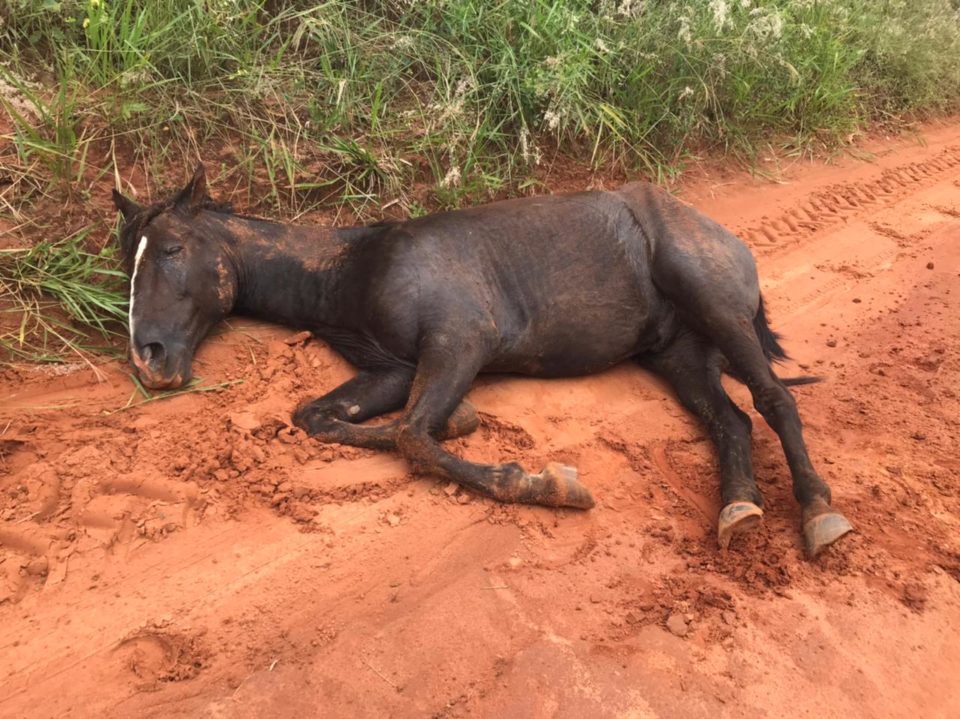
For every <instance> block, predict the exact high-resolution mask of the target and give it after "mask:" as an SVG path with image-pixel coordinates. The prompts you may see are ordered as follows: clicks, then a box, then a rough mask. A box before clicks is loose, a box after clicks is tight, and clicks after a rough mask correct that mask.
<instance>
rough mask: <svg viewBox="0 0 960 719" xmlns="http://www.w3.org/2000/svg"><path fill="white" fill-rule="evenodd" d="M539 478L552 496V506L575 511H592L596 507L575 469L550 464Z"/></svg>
mask: <svg viewBox="0 0 960 719" xmlns="http://www.w3.org/2000/svg"><path fill="white" fill-rule="evenodd" d="M538 476H539V477H540V479H541V480H542V481H543V483H544V484H545V485H546V486H547V487H548V489H547V492H548V493H549V495H551V496H550V498H549V500H548V502H549V505H550V506H553V507H573V508H575V509H590V508H592V507H593V506H594V504H595V503H594V501H593V495H591V494H590V490H588V489H587V488H586V487H584V486H583V485H582V484H580V481H579V480H578V479H577V470H576V468H575V467H571V466H569V465H566V464H560V463H559V462H550V463H549V464H548V465H547V466H546V467H544V468H543V471H542V472H541V473H540V474H539V475H538ZM545 503H546V502H545Z"/></svg>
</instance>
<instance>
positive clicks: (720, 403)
mask: <svg viewBox="0 0 960 719" xmlns="http://www.w3.org/2000/svg"><path fill="white" fill-rule="evenodd" d="M639 361H640V364H641V365H643V366H644V367H646V368H647V369H649V370H651V371H652V372H655V373H656V374H658V375H660V376H661V377H663V378H664V379H665V380H666V381H667V382H668V383H669V384H670V386H671V387H672V388H673V390H674V392H675V393H676V395H677V399H678V400H679V401H680V403H681V404H682V405H683V406H684V407H685V408H686V409H687V410H688V411H690V412H691V413H692V414H694V415H696V416H697V417H698V418H699V419H700V421H701V422H703V424H704V425H705V426H706V428H707V431H708V432H709V433H710V438H711V439H712V440H713V444H714V446H715V447H716V450H717V458H718V461H719V465H720V497H721V500H722V503H723V508H722V509H721V510H720V515H719V517H718V520H717V541H718V543H719V545H720V546H721V547H722V548H724V549H726V548H727V547H728V546H729V544H730V542H731V540H732V539H733V538H734V537H735V536H737V535H739V534H743V533H745V532H748V531H750V530H752V529H753V528H754V527H756V526H757V525H758V524H759V523H760V520H761V519H762V517H763V509H762V507H763V497H762V496H761V494H760V490H759V489H758V488H757V484H756V481H755V480H754V476H753V465H752V458H751V446H750V444H751V442H750V437H751V429H752V427H751V422H750V418H749V417H748V416H747V415H746V414H744V412H742V411H741V410H740V408H739V407H737V406H736V404H734V402H733V400H731V399H730V397H729V396H728V395H727V393H726V391H725V390H724V389H723V385H722V384H721V382H720V369H721V365H722V363H723V358H722V356H721V355H720V352H719V350H717V349H716V348H715V347H713V346H711V345H710V343H709V342H707V341H705V340H704V339H703V338H702V337H701V336H700V335H698V334H696V333H694V332H692V331H684V332H683V333H681V334H680V335H679V336H678V337H677V338H676V339H675V340H674V341H673V342H672V343H671V344H670V345H669V346H668V347H666V348H665V349H663V350H662V351H660V352H658V353H656V354H653V355H646V356H643V357H640V358H639Z"/></svg>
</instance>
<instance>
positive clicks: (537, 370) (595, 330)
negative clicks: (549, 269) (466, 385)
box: [484, 305, 650, 377]
mask: <svg viewBox="0 0 960 719" xmlns="http://www.w3.org/2000/svg"><path fill="white" fill-rule="evenodd" d="M577 309H578V312H577V316H576V317H573V316H571V315H572V313H570V312H564V311H563V310H562V309H558V311H557V312H556V314H555V315H553V316H550V317H542V318H536V319H535V320H534V321H533V322H531V323H530V325H529V326H528V327H527V328H526V329H525V331H524V332H523V333H522V334H521V335H520V336H518V337H514V338H512V340H510V341H506V342H505V343H504V346H503V348H502V349H501V351H500V352H499V353H498V354H497V355H496V356H495V357H494V358H493V359H492V360H491V362H490V363H488V365H487V366H486V367H484V371H485V372H517V373H520V374H529V375H535V376H540V377H564V376H574V375H585V374H593V373H595V372H601V371H603V370H605V369H608V368H610V367H612V366H613V365H615V364H618V363H619V362H622V361H623V360H625V359H627V358H628V357H631V356H633V355H635V354H637V353H638V352H642V351H643V348H644V346H645V345H647V344H648V343H649V341H650V338H649V335H650V332H649V331H648V326H647V325H648V323H646V322H645V321H644V320H645V314H644V312H643V311H642V308H640V307H635V306H632V305H620V306H618V307H616V308H605V310H606V311H601V310H600V309H599V308H590V309H586V310H585V308H583V307H579V308H577ZM611 310H612V311H611Z"/></svg>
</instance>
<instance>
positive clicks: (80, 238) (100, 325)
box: [0, 228, 127, 363]
mask: <svg viewBox="0 0 960 719" xmlns="http://www.w3.org/2000/svg"><path fill="white" fill-rule="evenodd" d="M88 233H89V228H85V229H83V230H81V231H80V232H77V233H74V234H73V235H71V236H69V237H67V238H65V239H63V240H59V241H42V242H39V243H38V244H36V245H34V246H33V247H30V248H26V249H0V296H3V297H5V298H8V299H9V302H8V303H6V304H5V305H3V306H0V313H2V315H3V316H4V321H3V322H2V323H0V327H3V328H6V329H4V330H0V349H3V350H4V352H5V354H6V355H7V357H8V358H11V359H18V360H25V361H30V362H35V363H36V362H60V361H62V360H63V358H64V357H65V356H69V355H75V356H78V357H79V358H80V359H82V360H84V361H89V359H88V355H89V354H90V353H93V352H99V353H103V352H110V351H114V349H113V348H114V345H115V342H114V340H115V338H116V336H117V334H118V333H119V334H120V336H123V332H122V330H123V324H122V323H123V322H125V321H126V306H127V299H126V297H125V296H124V294H123V293H122V291H121V288H122V283H123V277H124V275H123V273H122V272H121V271H120V270H119V269H118V268H117V267H116V265H115V261H114V259H113V256H112V253H110V252H105V253H97V254H94V253H92V252H89V251H87V250H86V249H85V248H84V240H85V239H86V237H87V235H88ZM91 342H94V343H98V344H91ZM0 359H2V358H0Z"/></svg>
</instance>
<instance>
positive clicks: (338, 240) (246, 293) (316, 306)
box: [224, 216, 352, 327]
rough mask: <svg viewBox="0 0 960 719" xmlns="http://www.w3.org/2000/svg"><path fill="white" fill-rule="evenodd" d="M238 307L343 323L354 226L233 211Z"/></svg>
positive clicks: (309, 321)
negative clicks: (330, 225)
mask: <svg viewBox="0 0 960 719" xmlns="http://www.w3.org/2000/svg"><path fill="white" fill-rule="evenodd" d="M224 225H225V227H226V229H227V232H228V234H229V235H230V236H231V238H232V239H233V242H231V243H230V244H231V254H232V255H233V260H234V263H235V266H236V270H237V280H238V287H237V301H236V304H235V308H234V309H235V310H236V311H238V312H241V313H244V314H250V315H253V316H256V317H261V318H263V319H267V320H271V321H273V322H280V323H282V324H288V325H293V326H301V327H304V326H307V327H309V326H317V325H338V324H339V321H338V320H339V316H340V314H341V313H342V312H341V308H342V307H343V305H344V302H345V298H344V289H345V288H344V285H345V283H344V282H342V279H343V275H344V268H345V265H346V259H347V252H346V250H347V247H348V236H349V235H350V234H351V232H352V231H350V230H339V229H335V228H326V227H305V226H298V225H282V224H277V223H273V222H265V221H261V220H251V219H246V218H242V217H236V216H230V217H228V218H227V219H226V220H225V221H224Z"/></svg>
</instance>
